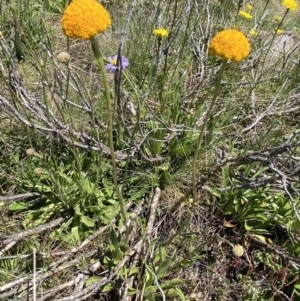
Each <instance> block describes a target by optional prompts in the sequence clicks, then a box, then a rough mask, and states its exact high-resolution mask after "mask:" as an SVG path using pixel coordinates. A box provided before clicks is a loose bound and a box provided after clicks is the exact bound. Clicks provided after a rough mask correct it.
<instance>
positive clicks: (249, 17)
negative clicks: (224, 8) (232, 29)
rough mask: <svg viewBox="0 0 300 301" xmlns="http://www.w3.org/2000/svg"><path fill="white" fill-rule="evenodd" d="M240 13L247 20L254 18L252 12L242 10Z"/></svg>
mask: <svg viewBox="0 0 300 301" xmlns="http://www.w3.org/2000/svg"><path fill="white" fill-rule="evenodd" d="M239 15H240V16H241V17H243V18H245V19H247V20H251V19H252V18H253V16H252V15H251V14H248V13H247V12H245V11H244V10H240V11H239Z"/></svg>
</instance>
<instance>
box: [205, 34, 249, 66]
mask: <svg viewBox="0 0 300 301" xmlns="http://www.w3.org/2000/svg"><path fill="white" fill-rule="evenodd" d="M208 50H209V53H210V54H211V55H212V56H219V57H221V58H223V59H224V60H232V61H233V62H239V61H241V60H242V59H244V58H245V57H246V56H247V55H248V54H249V53H250V43H249V41H248V39H247V38H246V36H245V35H244V34H243V33H242V32H240V31H239V30H236V29H225V30H222V31H220V32H219V33H218V34H216V35H215V37H214V38H213V39H212V40H211V42H210V45H209V47H208Z"/></svg>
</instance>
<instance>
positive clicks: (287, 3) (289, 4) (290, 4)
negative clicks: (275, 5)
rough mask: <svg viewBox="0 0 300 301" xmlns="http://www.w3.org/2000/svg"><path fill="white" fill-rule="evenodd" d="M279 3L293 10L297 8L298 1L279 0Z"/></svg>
mask: <svg viewBox="0 0 300 301" xmlns="http://www.w3.org/2000/svg"><path fill="white" fill-rule="evenodd" d="M281 5H282V6H283V7H285V8H287V9H290V10H293V11H295V10H297V9H298V3H297V1H296V0H283V1H282V2H281Z"/></svg>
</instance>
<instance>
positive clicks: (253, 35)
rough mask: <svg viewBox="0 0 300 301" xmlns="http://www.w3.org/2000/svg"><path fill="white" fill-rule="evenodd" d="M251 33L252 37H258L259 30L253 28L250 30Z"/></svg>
mask: <svg viewBox="0 0 300 301" xmlns="http://www.w3.org/2000/svg"><path fill="white" fill-rule="evenodd" d="M249 33H250V35H251V36H252V37H256V36H257V32H256V30H254V29H251V30H250V31H249Z"/></svg>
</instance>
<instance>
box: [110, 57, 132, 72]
mask: <svg viewBox="0 0 300 301" xmlns="http://www.w3.org/2000/svg"><path fill="white" fill-rule="evenodd" d="M117 59H118V56H117V55H113V56H109V57H108V58H107V61H108V63H107V64H106V65H105V70H106V71H109V72H112V73H115V72H116V71H117V70H118V66H117ZM120 63H121V64H120V65H121V68H122V70H123V69H126V68H127V67H128V66H129V61H128V59H127V58H126V57H125V56H122V58H121V62H120Z"/></svg>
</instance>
